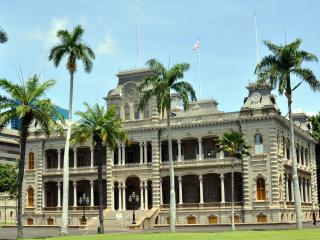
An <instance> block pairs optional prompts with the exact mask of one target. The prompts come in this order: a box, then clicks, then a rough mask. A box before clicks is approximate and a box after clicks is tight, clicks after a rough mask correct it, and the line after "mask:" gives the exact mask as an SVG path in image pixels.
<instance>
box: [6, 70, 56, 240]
mask: <svg viewBox="0 0 320 240" xmlns="http://www.w3.org/2000/svg"><path fill="white" fill-rule="evenodd" d="M54 84H55V81H53V80H49V81H45V82H43V83H41V82H40V81H39V78H38V76H36V75H34V76H32V77H31V78H29V79H28V81H27V82H25V83H24V82H22V83H21V84H15V83H12V82H10V81H8V80H6V79H0V88H1V89H2V90H3V91H4V92H5V93H6V95H3V96H0V128H1V129H2V128H4V127H5V126H7V124H8V123H9V122H10V120H11V119H12V118H15V117H18V118H19V120H20V123H21V127H20V130H19V135H20V161H19V171H18V225H17V231H18V238H22V237H23V225H22V196H23V193H22V186H23V177H24V166H25V155H26V142H27V138H28V135H29V128H30V125H31V124H32V123H34V124H35V126H40V127H41V128H42V129H43V130H44V131H45V133H46V134H47V135H49V134H50V129H51V127H50V126H51V125H50V124H51V123H52V122H53V121H54V120H53V117H58V118H59V119H60V120H62V116H61V115H60V113H58V112H57V111H56V110H55V108H54V105H53V104H52V102H51V100H50V99H48V98H45V97H44V96H45V94H46V92H47V91H48V89H50V88H51V87H52V86H53V85H54Z"/></svg>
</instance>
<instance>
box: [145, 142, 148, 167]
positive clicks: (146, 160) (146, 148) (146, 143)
mask: <svg viewBox="0 0 320 240" xmlns="http://www.w3.org/2000/svg"><path fill="white" fill-rule="evenodd" d="M144 163H148V142H144Z"/></svg>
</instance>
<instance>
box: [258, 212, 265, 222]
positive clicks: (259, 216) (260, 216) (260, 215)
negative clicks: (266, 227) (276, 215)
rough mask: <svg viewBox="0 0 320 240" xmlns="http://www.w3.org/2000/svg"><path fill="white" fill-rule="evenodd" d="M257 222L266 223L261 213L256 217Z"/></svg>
mask: <svg viewBox="0 0 320 240" xmlns="http://www.w3.org/2000/svg"><path fill="white" fill-rule="evenodd" d="M257 222H258V223H266V222H267V216H266V215H265V214H263V213H259V214H258V215H257Z"/></svg>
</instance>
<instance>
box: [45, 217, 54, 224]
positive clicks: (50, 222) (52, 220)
mask: <svg viewBox="0 0 320 240" xmlns="http://www.w3.org/2000/svg"><path fill="white" fill-rule="evenodd" d="M53 224H54V219H53V218H52V217H48V218H47V225H53Z"/></svg>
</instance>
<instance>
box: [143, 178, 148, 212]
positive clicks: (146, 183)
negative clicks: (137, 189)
mask: <svg viewBox="0 0 320 240" xmlns="http://www.w3.org/2000/svg"><path fill="white" fill-rule="evenodd" d="M144 209H146V210H148V209H149V206H148V180H146V181H145V182H144Z"/></svg>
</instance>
